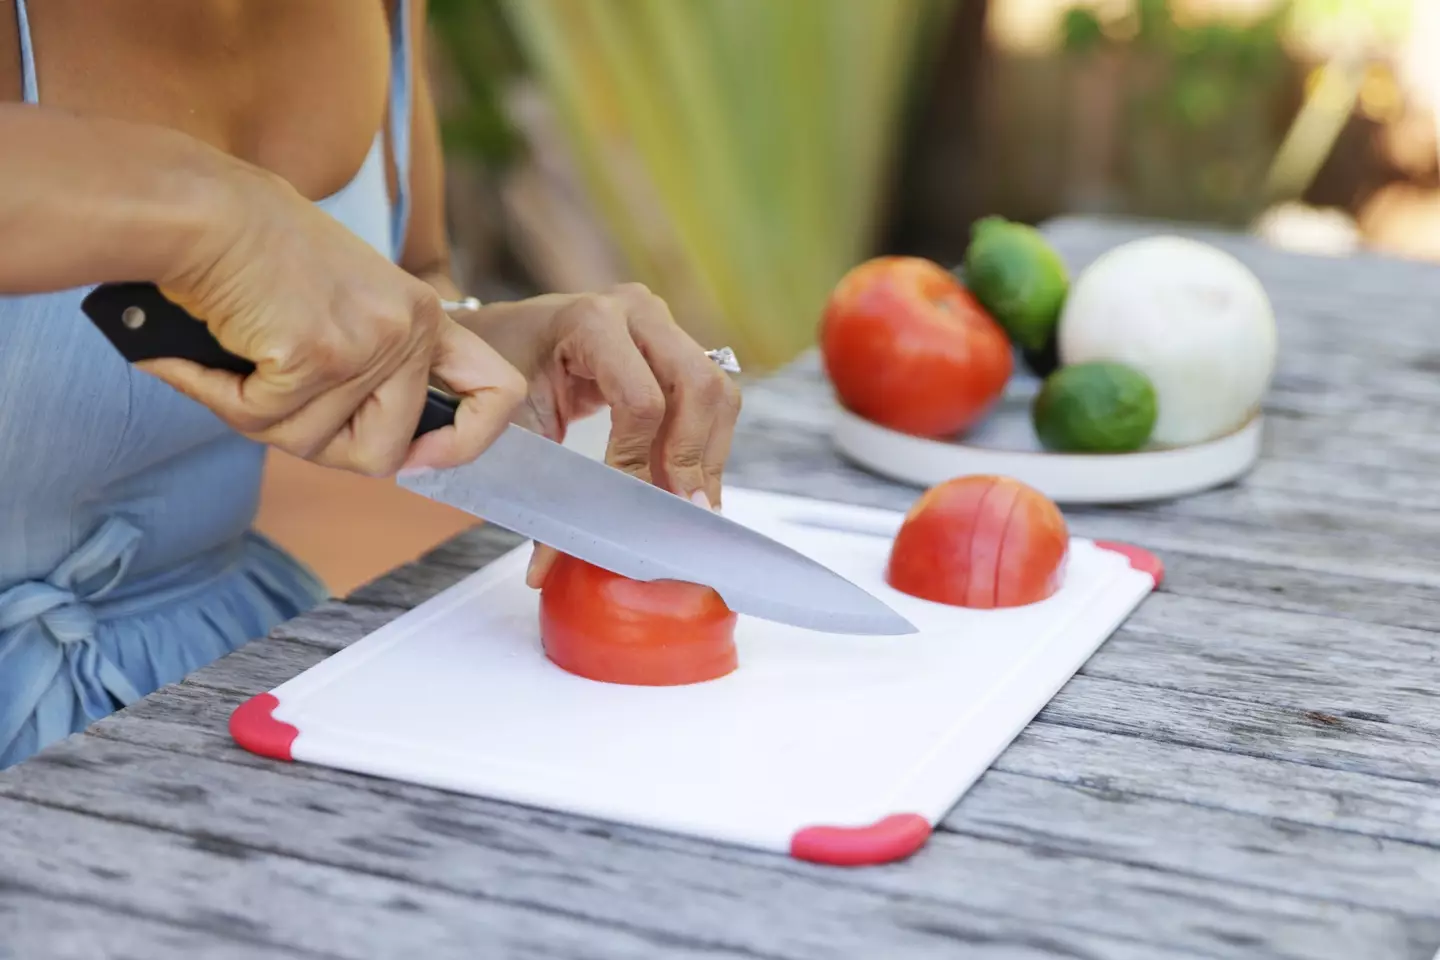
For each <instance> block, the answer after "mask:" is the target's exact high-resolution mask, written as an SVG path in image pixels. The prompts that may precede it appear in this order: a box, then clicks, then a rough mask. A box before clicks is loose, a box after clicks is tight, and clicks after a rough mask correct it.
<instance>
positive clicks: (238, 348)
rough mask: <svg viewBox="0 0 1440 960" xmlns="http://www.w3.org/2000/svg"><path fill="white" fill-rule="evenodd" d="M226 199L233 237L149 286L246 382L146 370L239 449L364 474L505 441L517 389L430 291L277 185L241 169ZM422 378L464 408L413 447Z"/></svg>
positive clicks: (200, 249)
mask: <svg viewBox="0 0 1440 960" xmlns="http://www.w3.org/2000/svg"><path fill="white" fill-rule="evenodd" d="M226 187H227V188H228V189H227V190H226V191H225V193H226V194H227V197H228V200H229V203H228V204H227V207H226V211H227V214H228V216H227V217H226V218H225V219H222V220H221V221H220V222H226V223H228V224H231V225H230V226H227V227H225V228H224V229H221V230H217V231H215V232H214V233H212V234H211V236H210V238H209V240H210V242H209V243H205V244H200V245H197V246H196V247H195V248H194V249H193V251H192V254H191V255H190V256H188V257H187V259H186V261H185V262H183V263H181V264H179V265H178V266H177V268H176V269H175V270H174V271H173V272H171V273H170V274H169V275H167V276H166V277H164V278H162V279H161V281H160V286H161V289H162V290H163V291H164V292H165V294H166V296H168V297H169V298H171V299H172V300H174V301H175V302H177V303H179V304H180V305H181V306H183V307H185V308H186V309H187V310H189V311H190V312H191V313H192V314H193V315H195V316H196V317H198V318H200V319H202V320H204V321H205V322H206V323H207V324H208V325H209V327H210V329H211V331H212V332H213V333H214V335H215V337H216V339H218V340H219V341H220V343H221V345H222V346H224V347H225V348H226V349H227V350H229V351H230V352H231V353H235V354H238V355H240V356H242V357H245V358H247V359H249V360H252V361H254V362H255V363H256V365H257V366H256V370H255V372H254V373H252V374H250V375H249V376H245V377H242V376H239V375H236V374H233V373H228V372H225V371H219V370H209V369H204V368H201V367H199V366H197V365H195V364H193V363H190V362H188V361H183V360H157V361H150V362H147V363H146V364H144V367H145V369H147V370H148V371H149V372H151V373H153V374H154V375H156V376H158V377H160V378H161V379H163V380H165V381H166V382H168V383H170V384H171V385H172V386H174V387H175V388H176V389H178V390H180V391H181V392H182V393H184V394H186V395H187V396H189V397H191V398H193V399H195V400H197V401H199V402H200V403H203V404H204V405H205V406H207V407H209V408H210V409H211V410H213V411H214V412H215V413H216V414H217V415H219V416H220V418H221V419H223V420H224V421H225V422H226V423H227V424H229V425H230V426H231V427H232V428H234V429H235V430H237V431H238V432H240V433H242V434H244V435H246V436H248V437H251V438H253V439H255V440H259V441H262V442H264V443H267V444H271V445H273V446H276V447H279V448H281V449H283V450H286V451H287V452H289V453H293V454H296V455H298V456H301V457H304V458H306V459H309V460H313V461H316V462H318V463H323V464H327V465H330V466H335V467H341V468H345V469H349V470H353V471H357V472H360V473H365V474H370V475H374V476H388V475H390V474H393V473H394V472H396V471H397V470H401V469H423V468H439V467H448V466H454V465H457V464H460V463H465V462H468V461H470V460H473V459H474V458H475V457H477V456H478V455H479V454H480V453H481V452H482V451H483V450H484V449H485V448H486V447H488V446H489V445H490V443H492V442H493V441H494V439H495V438H496V437H497V436H498V435H499V434H500V432H501V431H502V430H504V429H505V426H506V425H507V423H508V422H509V420H510V417H511V414H512V411H513V410H514V408H515V407H516V405H517V404H519V403H520V402H521V401H522V400H523V399H524V397H525V394H526V389H527V388H526V382H525V378H524V377H523V376H521V374H520V373H519V372H518V371H517V370H516V369H515V368H514V367H513V366H511V365H510V364H509V363H507V362H506V361H505V360H504V359H503V358H502V357H501V356H500V355H499V354H498V353H496V351H495V350H493V349H492V348H491V347H489V346H488V345H486V343H485V342H484V341H483V340H482V339H481V338H480V337H478V336H476V335H475V334H474V333H472V332H471V331H470V330H468V329H466V328H465V327H463V326H461V325H460V324H458V323H456V322H455V321H454V320H452V319H450V318H449V317H448V316H446V314H445V313H444V311H442V310H441V308H440V298H439V295H438V294H437V293H436V291H435V290H434V288H432V287H431V286H430V285H428V284H426V283H425V282H423V281H421V280H419V279H417V278H415V277H412V276H411V275H410V274H408V273H406V272H405V271H404V270H402V269H400V268H399V267H397V266H395V265H394V264H392V263H391V262H390V261H389V260H387V259H386V258H385V257H383V256H381V255H380V254H379V253H377V252H376V251H375V250H374V249H373V248H371V247H370V246H369V245H368V244H367V243H365V242H364V241H363V240H361V239H360V238H359V237H357V236H356V235H355V234H353V233H351V232H350V231H349V230H348V229H346V228H345V227H344V226H342V225H341V224H339V223H338V222H337V221H335V220H334V219H333V218H331V217H330V216H329V215H328V214H326V213H324V212H323V211H321V210H320V209H319V208H318V207H316V206H314V205H313V204H311V203H309V202H308V201H306V200H305V199H304V198H303V197H301V196H300V195H299V194H298V193H296V192H295V191H294V190H293V189H292V188H291V187H290V186H289V184H287V183H286V182H284V181H283V180H281V179H279V178H278V177H273V176H270V175H268V174H265V173H262V172H260V171H257V170H254V169H253V168H249V167H244V166H241V165H239V164H236V169H235V171H234V172H233V175H232V176H230V177H228V178H227V182H226ZM432 378H435V379H437V380H438V381H439V382H440V383H441V384H443V385H444V386H445V387H446V388H448V389H449V390H451V391H453V392H454V393H455V394H456V395H457V396H459V397H460V400H461V403H460V407H459V410H458V411H457V413H456V417H455V424H454V426H453V427H446V428H445V429H443V430H437V431H434V432H432V433H428V434H426V435H425V436H424V437H422V438H420V439H419V440H418V441H415V442H414V443H413V444H412V435H413V431H414V429H415V425H416V423H417V422H418V421H419V418H420V410H421V406H422V405H423V403H424V400H425V392H426V387H427V385H428V384H429V383H430V382H431V380H432Z"/></svg>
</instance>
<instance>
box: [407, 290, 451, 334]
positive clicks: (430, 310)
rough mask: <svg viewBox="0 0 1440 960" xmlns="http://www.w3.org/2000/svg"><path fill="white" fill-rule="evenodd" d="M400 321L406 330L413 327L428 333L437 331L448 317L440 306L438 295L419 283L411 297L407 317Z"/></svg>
mask: <svg viewBox="0 0 1440 960" xmlns="http://www.w3.org/2000/svg"><path fill="white" fill-rule="evenodd" d="M402 319H403V322H404V324H405V328H406V329H409V328H410V327H412V326H414V327H418V328H420V329H422V330H426V331H429V330H436V329H439V327H440V324H441V323H442V322H443V321H444V320H446V319H448V317H447V316H446V314H445V309H444V307H443V306H442V305H441V302H440V294H438V293H437V292H435V289H434V288H433V287H431V286H430V285H429V284H425V283H421V284H418V285H417V288H416V291H415V293H414V295H413V296H412V297H411V300H410V310H409V315H408V317H404V318H402Z"/></svg>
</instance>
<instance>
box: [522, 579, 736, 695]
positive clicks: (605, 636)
mask: <svg viewBox="0 0 1440 960" xmlns="http://www.w3.org/2000/svg"><path fill="white" fill-rule="evenodd" d="M737 619H738V617H737V616H736V614H735V612H734V611H732V610H731V609H730V608H729V607H728V606H726V605H725V601H724V600H723V599H721V597H720V594H718V593H716V592H715V591H714V590H712V589H710V588H709V587H702V586H699V585H697V584H693V583H682V582H680V581H677V580H656V581H653V582H644V581H640V580H631V579H629V578H628V577H622V576H620V575H619V574H617V573H611V572H610V571H609V570H604V569H602V568H600V567H597V566H594V565H593V564H589V563H586V562H585V561H583V560H578V559H576V558H574V557H571V556H567V555H563V554H562V555H561V556H560V557H558V558H557V559H556V561H555V563H554V565H553V566H552V567H551V568H550V572H549V573H548V574H547V575H546V577H545V584H544V586H542V587H541V589H540V638H541V642H542V644H543V645H544V648H545V655H546V656H548V657H549V658H550V659H551V661H553V662H554V663H555V664H556V665H557V666H559V667H561V668H562V669H564V670H567V671H569V672H570V673H573V674H576V675H577V676H581V677H585V678H587V679H590V680H598V681H601V682H603V683H621V684H630V685H637V686H677V685H680V684H687V683H701V682H703V681H705V680H714V679H716V678H718V677H723V676H725V675H726V674H728V673H730V672H731V671H733V670H734V669H735V668H736V666H738V664H739V656H738V654H737V652H736V649H735V623H736V621H737Z"/></svg>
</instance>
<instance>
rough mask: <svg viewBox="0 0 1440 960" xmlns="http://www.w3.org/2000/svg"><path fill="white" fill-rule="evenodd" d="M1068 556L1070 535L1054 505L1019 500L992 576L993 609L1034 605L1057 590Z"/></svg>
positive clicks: (1034, 499) (1036, 498)
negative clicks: (993, 584)
mask: <svg viewBox="0 0 1440 960" xmlns="http://www.w3.org/2000/svg"><path fill="white" fill-rule="evenodd" d="M1069 552H1070V531H1069V530H1068V529H1067V528H1066V526H1065V518H1064V516H1062V515H1061V513H1060V510H1059V508H1058V507H1056V506H1055V504H1053V503H1051V502H1050V501H1049V500H1047V499H1045V498H1044V497H1042V496H1039V495H1034V496H1022V497H1020V498H1019V499H1018V500H1017V501H1016V502H1015V509H1014V510H1012V511H1011V512H1010V520H1009V522H1008V523H1007V524H1006V529H1005V540H1004V543H1003V546H1002V547H1001V551H1000V561H999V564H998V565H997V567H998V569H997V571H996V575H995V605H996V606H997V607H1018V606H1021V605H1023V604H1027V603H1035V602H1036V601H1039V600H1044V599H1045V598H1046V597H1048V596H1050V595H1051V594H1053V593H1054V592H1055V591H1056V590H1059V589H1060V586H1061V581H1062V579H1063V577H1064V573H1065V561H1066V559H1067V557H1068V556H1069Z"/></svg>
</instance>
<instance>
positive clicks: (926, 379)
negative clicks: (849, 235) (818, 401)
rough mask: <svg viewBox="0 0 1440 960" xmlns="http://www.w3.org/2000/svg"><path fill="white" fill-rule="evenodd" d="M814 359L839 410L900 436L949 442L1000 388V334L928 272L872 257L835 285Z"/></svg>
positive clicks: (940, 274) (908, 262)
mask: <svg viewBox="0 0 1440 960" xmlns="http://www.w3.org/2000/svg"><path fill="white" fill-rule="evenodd" d="M820 354H821V357H822V358H823V360H824V363H825V372H826V374H827V375H828V376H829V378H830V382H831V383H832V384H834V386H835V392H836V394H837V396H838V397H839V399H840V402H841V403H842V404H843V405H844V406H845V407H846V409H848V410H850V411H851V412H852V413H855V414H856V415H857V416H860V417H863V418H865V419H866V420H869V421H871V422H872V423H877V424H880V425H881V426H884V427H889V428H890V429H892V430H896V431H899V432H901V433H906V434H911V435H913V436H920V437H935V438H941V437H949V436H953V435H955V434H957V433H961V432H963V431H966V430H968V429H970V428H971V427H972V426H974V425H975V424H976V423H978V422H979V421H980V420H981V419H982V418H983V417H984V416H985V415H986V414H987V413H989V411H990V409H991V408H992V407H993V406H994V405H995V402H996V401H997V400H998V399H999V398H1000V395H1001V393H1003V392H1004V390H1005V384H1006V382H1008V381H1009V379H1010V374H1011V372H1012V370H1013V367H1014V354H1013V351H1012V348H1011V346H1010V341H1009V339H1008V338H1007V337H1006V336H1005V331H1004V330H1002V329H1001V327H1000V325H999V324H997V323H996V322H995V320H994V319H993V318H991V316H990V315H989V314H988V313H986V312H985V309H984V308H983V307H981V306H980V303H979V301H977V300H976V299H975V298H974V297H973V296H971V294H970V292H969V291H968V290H966V289H965V288H964V286H962V285H961V284H960V282H959V281H958V280H956V279H955V277H954V276H953V275H952V274H951V273H950V272H949V271H947V270H945V269H944V268H942V267H940V266H939V265H938V264H935V263H932V262H931V261H929V260H925V259H922V258H919V257H878V258H876V259H873V260H869V261H867V262H865V263H862V264H861V265H859V266H858V267H855V268H854V269H853V270H851V271H850V272H849V273H847V274H846V275H845V276H844V277H843V278H842V279H841V280H840V282H839V284H837V285H836V287H835V290H834V292H833V293H832V294H831V295H830V299H829V302H828V303H827V304H826V306H825V313H824V316H823V318H822V320H821V324H820Z"/></svg>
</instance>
